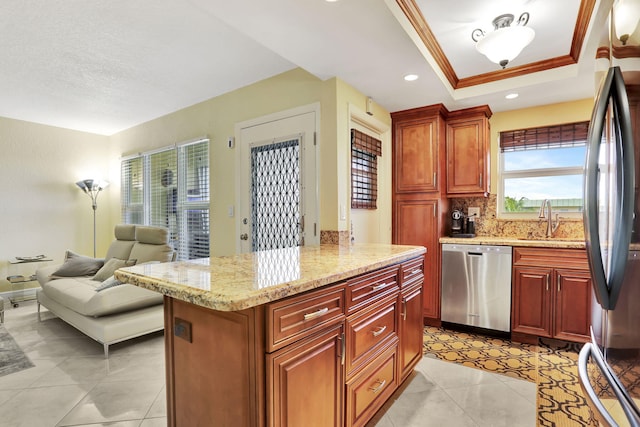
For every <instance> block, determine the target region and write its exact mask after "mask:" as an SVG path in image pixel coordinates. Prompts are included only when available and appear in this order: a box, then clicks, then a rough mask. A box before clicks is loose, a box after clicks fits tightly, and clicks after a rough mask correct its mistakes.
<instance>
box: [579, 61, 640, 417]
mask: <svg viewBox="0 0 640 427" xmlns="http://www.w3.org/2000/svg"><path fill="white" fill-rule="evenodd" d="M634 158H635V157H634V142H633V131H632V125H631V117H630V110H629V101H628V98H627V93H626V88H625V82H624V80H623V76H622V71H621V70H620V68H618V67H611V68H610V69H609V71H608V73H607V76H606V78H605V80H604V81H603V85H602V87H601V89H600V92H599V94H598V97H597V99H596V105H595V107H594V110H593V114H592V117H591V123H590V126H589V141H588V149H587V160H586V168H585V181H584V182H585V189H584V203H585V211H584V227H585V238H586V247H587V255H588V258H589V264H590V267H591V275H592V281H593V286H594V291H595V295H596V299H597V300H598V303H599V306H596V307H595V310H594V314H593V318H592V326H591V334H592V342H591V343H587V344H585V346H584V347H583V349H582V351H581V352H580V357H579V361H578V372H579V376H580V384H581V386H582V388H583V390H584V391H585V395H586V397H587V400H588V402H589V405H590V407H591V409H592V411H593V413H594V414H595V415H596V417H597V418H598V421H600V422H601V423H603V424H605V425H611V426H617V425H631V426H640V410H639V409H638V402H640V242H638V241H634V240H633V239H632V235H633V220H634V207H635V197H636V195H635V194H634V189H635V185H636V184H635V168H636V167H637V166H638V165H637V164H635V161H634ZM636 214H637V213H636ZM635 239H636V240H637V237H636V238H635ZM590 360H593V362H595V363H589V361H590Z"/></svg>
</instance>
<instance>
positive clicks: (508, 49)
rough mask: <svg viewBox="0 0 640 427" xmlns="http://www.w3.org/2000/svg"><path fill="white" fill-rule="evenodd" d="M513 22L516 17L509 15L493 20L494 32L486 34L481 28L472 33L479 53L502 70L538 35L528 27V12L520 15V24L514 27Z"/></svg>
mask: <svg viewBox="0 0 640 427" xmlns="http://www.w3.org/2000/svg"><path fill="white" fill-rule="evenodd" d="M513 20H514V16H513V15H511V14H510V13H507V14H504V15H500V16H498V17H497V18H496V19H494V20H493V26H494V31H493V32H490V33H485V32H484V31H483V30H481V29H480V28H476V29H475V30H473V31H472V32H471V38H472V39H473V41H474V42H476V49H477V50H478V52H480V53H482V54H483V55H485V56H486V57H487V58H489V60H490V61H491V62H495V63H496V64H499V65H500V66H501V67H502V68H505V67H506V66H507V64H508V63H509V62H510V61H513V60H514V59H515V57H516V56H518V55H519V54H520V52H522V49H524V48H525V47H526V46H527V45H528V44H529V43H531V40H533V38H534V37H535V35H536V33H535V31H533V29H531V28H529V27H526V25H527V22H529V14H528V13H527V12H524V13H523V14H522V15H520V17H519V18H518V22H516V24H515V25H513V26H512V25H511V24H512V23H513Z"/></svg>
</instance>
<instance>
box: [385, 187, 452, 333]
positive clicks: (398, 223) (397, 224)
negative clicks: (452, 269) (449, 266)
mask: <svg viewBox="0 0 640 427" xmlns="http://www.w3.org/2000/svg"><path fill="white" fill-rule="evenodd" d="M440 204H441V202H440V201H439V200H437V199H431V200H420V199H409V198H408V197H407V198H403V199H400V198H398V199H397V200H396V202H395V208H394V210H395V212H394V229H393V230H394V238H393V242H394V243H395V244H398V245H420V246H424V247H426V248H427V253H426V254H425V256H424V261H425V266H426V267H425V269H424V289H423V304H424V306H423V308H424V310H423V315H424V317H425V323H428V324H432V325H435V326H439V324H440V243H439V238H440V237H439V236H440V231H439V230H440V226H439V220H438V217H439V215H440V208H441V207H440Z"/></svg>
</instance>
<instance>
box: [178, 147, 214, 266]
mask: <svg viewBox="0 0 640 427" xmlns="http://www.w3.org/2000/svg"><path fill="white" fill-rule="evenodd" d="M178 170H179V171H180V180H179V181H180V187H181V191H180V195H181V197H180V199H179V201H178V210H179V214H180V229H181V233H180V239H179V244H178V256H179V258H180V259H194V258H206V257H208V256H209V140H201V141H196V142H193V143H189V144H185V145H181V146H180V147H178Z"/></svg>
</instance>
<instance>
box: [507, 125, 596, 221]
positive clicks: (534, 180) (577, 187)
mask: <svg viewBox="0 0 640 427" xmlns="http://www.w3.org/2000/svg"><path fill="white" fill-rule="evenodd" d="M588 128H589V122H588V121H586V122H577V123H567V124H562V125H554V126H545V127H538V128H529V129H518V130H511V131H505V132H500V142H499V144H500V162H499V169H500V170H499V176H500V180H499V188H498V212H499V215H500V216H501V217H512V218H513V217H516V218H527V217H534V216H535V217H536V218H537V217H538V211H539V208H540V205H541V204H542V202H543V201H544V200H545V199H549V200H550V201H551V206H552V207H553V211H554V212H559V213H562V214H566V215H567V216H572V215H574V216H575V215H577V214H579V213H580V212H582V208H583V200H582V185H583V172H584V162H585V155H586V141H587V133H588Z"/></svg>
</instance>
